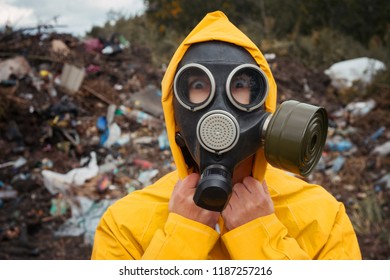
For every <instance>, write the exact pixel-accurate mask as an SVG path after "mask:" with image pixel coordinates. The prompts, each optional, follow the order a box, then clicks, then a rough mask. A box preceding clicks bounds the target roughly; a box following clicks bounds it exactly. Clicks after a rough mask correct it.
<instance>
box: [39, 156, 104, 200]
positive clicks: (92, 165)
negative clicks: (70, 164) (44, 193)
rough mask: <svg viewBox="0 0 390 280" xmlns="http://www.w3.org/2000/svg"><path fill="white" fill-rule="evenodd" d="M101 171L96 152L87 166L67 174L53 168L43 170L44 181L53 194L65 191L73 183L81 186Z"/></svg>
mask: <svg viewBox="0 0 390 280" xmlns="http://www.w3.org/2000/svg"><path fill="white" fill-rule="evenodd" d="M98 172H99V167H98V165H97V159H96V153H95V152H91V154H90V160H89V163H88V165H87V166H86V167H80V168H75V169H72V170H71V171H69V172H68V173H66V174H60V173H57V172H53V171H51V170H43V171H42V172H41V174H42V176H43V182H44V185H45V187H46V189H47V190H48V191H49V192H50V193H51V194H57V193H58V192H65V191H66V190H68V189H69V187H70V186H71V185H75V186H81V185H83V184H84V183H85V181H87V180H89V179H91V178H93V177H95V176H96V175H97V174H98Z"/></svg>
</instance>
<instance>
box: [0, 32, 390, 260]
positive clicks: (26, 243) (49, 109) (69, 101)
mask: <svg viewBox="0 0 390 280" xmlns="http://www.w3.org/2000/svg"><path fill="white" fill-rule="evenodd" d="M269 63H270V66H271V68H272V70H273V73H274V76H275V79H276V82H277V84H278V94H279V102H282V101H284V100H287V99H295V100H298V101H302V102H307V103H312V104H315V105H320V106H324V107H325V108H327V110H328V113H329V120H330V129H329V136H328V140H327V144H326V147H325V150H324V153H323V157H322V158H321V160H320V162H319V164H318V166H317V170H316V171H315V172H314V173H313V174H312V175H311V176H310V177H309V178H305V180H308V181H310V182H313V183H318V184H321V185H323V186H324V187H325V188H327V189H328V190H329V191H330V192H332V193H333V194H334V195H335V196H336V198H337V199H339V200H340V201H343V202H344V203H345V204H346V207H347V210H348V211H349V213H350V215H351V219H352V220H353V222H354V223H355V224H356V227H357V228H358V230H359V232H358V233H359V241H360V242H361V243H362V246H363V253H364V254H366V255H365V256H366V258H383V257H386V258H388V257H390V253H389V252H388V250H389V244H387V247H385V246H384V245H383V244H382V243H381V242H382V235H383V232H382V231H380V230H377V229H376V228H375V226H376V225H377V224H374V221H375V222H380V223H382V224H384V225H387V228H390V224H389V219H390V218H389V216H390V215H389V211H390V210H389V206H388V205H389V201H390V199H389V193H390V181H389V180H390V178H389V177H390V175H389V160H388V154H389V139H390V132H389V130H388V129H389V120H388V117H387V116H388V108H389V102H390V101H389V88H379V89H378V94H377V95H375V96H369V98H365V99H363V100H353V101H351V102H344V100H345V98H341V97H340V95H339V94H340V91H339V90H338V89H337V88H335V87H334V86H333V85H332V84H331V79H330V77H328V76H327V75H326V74H324V73H323V72H321V71H314V70H310V69H307V68H306V67H304V66H303V65H302V64H300V63H298V62H297V61H294V60H292V59H289V58H285V57H280V58H279V57H275V56H270V59H269ZM163 74H164V69H159V68H156V67H154V66H153V65H152V63H151V54H150V50H148V49H147V48H146V47H144V46H137V44H136V42H128V41H127V40H126V39H125V38H124V37H123V36H121V35H120V34H113V35H112V36H111V37H110V38H108V39H102V38H88V39H77V38H74V37H72V36H71V35H68V34H57V33H36V34H34V35H31V34H25V33H23V32H22V31H14V32H8V33H0V259H88V258H89V257H90V253H91V245H92V243H93V235H94V231H95V228H96V225H97V223H98V221H99V219H100V217H101V215H102V214H103V212H104V211H105V210H106V209H107V207H108V206H109V205H111V204H112V203H113V202H115V201H116V200H117V199H119V198H121V197H123V196H125V195H127V194H128V193H131V192H133V191H135V190H139V189H142V188H144V187H145V186H147V185H149V184H151V183H152V182H154V181H155V180H157V179H158V178H159V177H161V176H162V175H164V174H166V173H168V172H170V171H172V170H174V169H175V166H174V163H173V160H172V157H171V153H170V150H169V143H168V140H167V135H166V130H165V125H164V121H163V113H162V107H161V103H160V98H161V92H160V82H161V79H162V76H163ZM343 97H344V95H343ZM369 198H370V199H371V198H374V199H371V200H369ZM368 201H370V203H371V204H370V205H371V206H370V207H371V208H372V209H371V208H367V207H366V206H364V205H365V204H364V203H366V204H367V202H368ZM367 209H370V210H367ZM366 210H367V211H366ZM364 211H366V212H367V213H365V212H364ZM370 211H371V212H373V213H374V214H372V213H371V212H370ZM368 212H370V213H368ZM364 215H366V216H364ZM370 215H371V216H370ZM372 215H374V216H372ZM362 216H363V218H364V220H363V221H362V219H360V218H361V217H362ZM378 219H379V220H378ZM368 227H370V228H369V230H368ZM388 233H389V232H388V231H387V232H385V234H388Z"/></svg>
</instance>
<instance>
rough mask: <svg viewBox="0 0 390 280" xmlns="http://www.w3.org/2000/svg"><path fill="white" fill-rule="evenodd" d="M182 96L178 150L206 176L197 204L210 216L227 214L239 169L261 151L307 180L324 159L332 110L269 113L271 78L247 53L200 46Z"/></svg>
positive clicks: (299, 107) (193, 52) (182, 77)
mask: <svg viewBox="0 0 390 280" xmlns="http://www.w3.org/2000/svg"><path fill="white" fill-rule="evenodd" d="M174 94H175V98H174V110H175V119H176V123H177V127H178V132H177V133H176V142H177V144H178V145H179V146H180V147H181V149H182V151H183V155H184V157H185V159H186V162H187V164H188V165H189V166H190V167H192V168H193V169H194V170H195V171H196V172H199V173H200V174H201V179H200V181H199V183H198V186H197V189H196V192H195V195H194V201H195V203H196V204H197V205H198V206H200V207H202V208H205V209H208V210H212V211H222V210H223V209H224V208H225V206H226V205H227V202H228V201H229V199H230V195H231V193H232V174H233V170H234V168H235V167H236V166H237V164H239V163H240V162H242V161H243V160H245V159H247V158H248V157H250V156H252V155H254V154H255V153H256V152H257V151H258V150H259V149H261V148H264V151H265V156H266V159H267V161H268V162H269V163H270V164H272V165H274V166H275V167H279V168H282V169H285V170H288V171H291V172H294V173H297V174H300V175H307V174H309V173H310V172H311V171H312V169H313V168H314V166H315V165H316V163H317V162H318V160H319V158H320V155H321V152H322V148H323V146H324V143H325V139H326V132H327V117H326V112H325V110H324V109H323V108H318V107H316V106H312V105H308V104H304V103H299V102H296V101H287V102H284V103H283V104H282V105H281V106H280V107H279V108H278V110H277V111H276V112H275V114H271V113H269V112H266V111H265V108H264V102H265V99H266V97H267V94H268V80H267V76H266V75H265V73H264V72H263V71H262V70H261V69H260V67H259V66H258V65H257V64H256V62H255V60H254V59H253V58H252V56H251V55H250V54H249V53H248V52H247V51H246V50H245V49H243V48H241V47H238V46H235V45H232V44H228V43H223V42H205V43H199V44H195V45H192V46H191V47H190V48H189V50H188V51H187V52H186V54H185V55H184V57H183V59H182V61H181V62H180V64H179V66H178V70H177V72H176V75H175V79H174Z"/></svg>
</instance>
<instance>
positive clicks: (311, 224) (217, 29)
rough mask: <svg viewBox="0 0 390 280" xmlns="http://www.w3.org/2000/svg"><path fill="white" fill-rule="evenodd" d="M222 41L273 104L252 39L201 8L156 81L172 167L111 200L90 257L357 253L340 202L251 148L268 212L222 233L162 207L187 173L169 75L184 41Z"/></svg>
mask: <svg viewBox="0 0 390 280" xmlns="http://www.w3.org/2000/svg"><path fill="white" fill-rule="evenodd" d="M211 40H218V41H225V42H229V43H233V44H236V45H239V46H242V47H244V48H245V49H246V50H247V51H248V52H249V53H250V54H251V55H252V56H253V57H254V59H255V60H256V62H257V63H258V64H259V66H260V67H261V68H262V70H263V71H264V72H265V73H266V75H267V76H268V80H269V85H270V89H269V94H268V97H267V100H266V109H267V111H269V112H273V111H274V110H275V108H276V84H275V81H274V78H273V76H272V73H271V71H270V68H269V66H268V64H267V62H266V60H265V59H264V57H263V55H262V53H261V52H260V50H259V49H258V48H257V47H256V45H255V44H254V43H253V42H252V41H251V40H250V39H249V38H248V37H247V36H246V35H245V34H243V33H242V32H241V31H240V30H239V29H237V27H235V26H234V25H233V24H232V23H231V22H230V21H229V20H228V18H227V17H226V16H225V15H224V14H223V13H222V12H214V13H210V14H207V15H206V17H205V18H204V19H203V20H202V21H201V22H200V23H199V24H198V25H197V26H196V27H195V28H194V30H193V31H192V32H191V33H190V34H189V35H188V36H187V38H186V39H185V40H184V41H183V42H182V44H181V45H180V46H179V47H178V49H177V51H176V52H175V54H174V56H173V58H172V60H171V62H170V64H169V66H168V69H167V71H166V74H165V76H164V78H163V81H162V93H163V96H162V103H163V109H164V116H165V121H166V128H167V133H168V139H169V141H170V146H171V150H172V155H173V158H174V160H175V164H176V166H177V170H176V171H174V172H172V173H169V174H167V175H165V176H164V177H162V178H161V179H160V180H158V181H157V182H156V183H154V184H153V185H151V186H148V187H146V188H144V189H143V190H139V191H135V192H133V193H131V194H129V195H127V196H126V197H124V198H122V199H120V200H119V201H117V202H116V203H115V204H114V205H112V206H111V207H110V208H109V209H108V210H107V211H106V213H105V214H104V216H103V217H102V219H101V221H100V223H99V226H98V228H97V230H96V235H95V241H94V247H93V252H92V259H171V260H172V259H187V260H190V259H196V260H204V259H361V255H360V250H359V246H358V242H357V238H356V235H355V232H354V230H353V228H352V225H351V222H350V220H349V218H348V216H347V215H346V212H345V209H344V206H343V204H342V203H339V202H337V201H336V199H335V198H334V197H333V196H332V195H330V194H329V193H328V192H327V191H326V190H325V189H323V188H322V187H320V186H318V185H312V184H307V183H306V182H304V181H302V180H300V179H298V178H296V177H293V176H291V175H288V174H287V173H286V172H284V171H282V170H279V169H276V168H273V167H272V166H270V165H268V164H267V163H266V160H265V157H264V152H263V150H260V151H259V152H257V154H256V158H255V161H254V164H253V168H252V169H253V170H252V174H253V176H254V177H255V178H256V179H258V180H259V181H262V180H263V179H265V180H266V182H267V185H268V187H269V191H270V194H271V197H272V200H273V202H274V207H275V213H274V214H271V215H268V216H265V217H260V218H257V219H255V220H253V221H251V222H249V223H247V224H244V225H242V226H240V227H238V228H235V229H233V230H231V231H229V232H227V231H226V229H225V228H224V226H223V219H222V218H220V220H219V228H220V230H219V231H216V230H214V229H212V228H210V227H208V226H206V225H203V224H201V223H198V222H196V221H193V220H190V219H187V218H185V217H182V216H180V215H178V214H175V213H169V212H168V202H169V198H170V196H171V193H172V190H173V187H174V186H175V184H176V182H177V181H178V180H179V179H183V178H184V177H186V176H187V175H188V174H189V172H190V171H189V170H187V166H186V164H185V160H184V157H183V155H182V153H181V150H180V148H179V147H178V146H177V145H176V143H175V132H176V125H175V119H174V114H173V102H172V100H173V80H174V75H175V72H176V68H177V65H178V63H179V62H180V60H181V59H182V57H183V55H184V54H185V52H186V50H187V49H188V48H189V46H190V45H191V44H195V43H199V42H204V41H211Z"/></svg>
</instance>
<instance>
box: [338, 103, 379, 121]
mask: <svg viewBox="0 0 390 280" xmlns="http://www.w3.org/2000/svg"><path fill="white" fill-rule="evenodd" d="M375 106H376V102H375V100H373V99H370V100H368V101H358V102H352V103H349V104H348V105H347V106H346V107H345V109H346V110H347V112H349V113H350V114H351V115H352V116H359V117H361V116H365V115H367V114H368V113H369V112H370V111H371V110H372V109H374V108H375Z"/></svg>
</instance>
